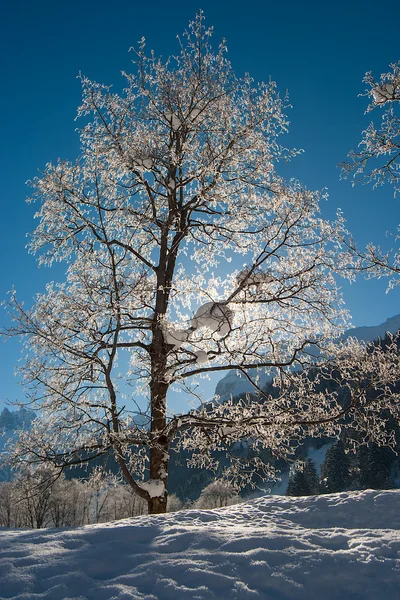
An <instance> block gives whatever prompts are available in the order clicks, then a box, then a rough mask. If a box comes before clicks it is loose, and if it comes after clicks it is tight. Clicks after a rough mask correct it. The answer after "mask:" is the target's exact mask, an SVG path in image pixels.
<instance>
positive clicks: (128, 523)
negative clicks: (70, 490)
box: [0, 490, 400, 600]
mask: <svg viewBox="0 0 400 600" xmlns="http://www.w3.org/2000/svg"><path fill="white" fill-rule="evenodd" d="M399 503H400V491H397V490H396V491H384V492H383V491H382V492H379V491H371V490H367V491H363V492H343V493H340V494H331V495H327V496H314V497H303V498H288V497H284V496H280V497H278V496H273V497H263V498H260V499H257V500H253V501H251V502H248V503H244V504H239V505H235V506H231V507H228V508H223V509H218V510H203V511H200V510H189V511H184V512H178V513H173V514H169V515H163V516H157V517H139V518H134V519H126V520H122V521H115V522H112V523H107V524H101V525H91V526H86V527H80V528H77V529H69V530H55V529H47V530H35V531H16V530H2V531H1V532H0V598H1V600H4V599H6V598H7V599H11V598H13V599H18V600H33V599H42V598H43V599H44V598H46V599H48V600H181V599H191V600H202V599H210V600H211V599H228V598H229V599H231V598H232V599H234V600H235V599H236V600H241V599H243V600H245V599H246V600H247V599H252V600H255V599H260V600H313V599H314V598H315V599H317V598H318V599H320V598H324V599H327V600H333V599H335V600H336V599H340V600H356V599H361V598H362V599H363V600H380V599H384V600H398V598H399V589H400V511H399V510H398V507H399Z"/></svg>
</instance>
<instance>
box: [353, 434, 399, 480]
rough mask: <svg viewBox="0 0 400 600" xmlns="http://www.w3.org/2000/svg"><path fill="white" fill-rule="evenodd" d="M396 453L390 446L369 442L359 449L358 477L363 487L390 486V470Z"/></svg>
mask: <svg viewBox="0 0 400 600" xmlns="http://www.w3.org/2000/svg"><path fill="white" fill-rule="evenodd" d="M395 458H396V455H395V454H394V452H393V451H392V450H391V449H390V448H386V447H382V446H377V445H376V444H370V445H368V446H364V447H362V448H360V451H359V477H360V485H361V487H362V488H363V489H367V488H373V489H378V490H383V489H387V488H390V487H391V472H392V467H393V465H394V462H395Z"/></svg>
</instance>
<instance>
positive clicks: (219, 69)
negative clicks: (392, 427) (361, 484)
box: [8, 13, 361, 513]
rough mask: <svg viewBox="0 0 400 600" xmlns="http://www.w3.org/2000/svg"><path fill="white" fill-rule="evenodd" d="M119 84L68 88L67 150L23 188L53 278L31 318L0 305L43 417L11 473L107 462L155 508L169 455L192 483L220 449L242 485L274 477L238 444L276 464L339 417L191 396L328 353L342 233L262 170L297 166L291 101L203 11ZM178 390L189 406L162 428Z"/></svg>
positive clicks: (320, 407)
mask: <svg viewBox="0 0 400 600" xmlns="http://www.w3.org/2000/svg"><path fill="white" fill-rule="evenodd" d="M125 76H126V81H127V87H126V89H125V90H124V92H123V93H122V94H121V95H119V94H117V93H115V92H112V91H111V89H110V88H109V87H106V86H103V85H100V84H98V83H94V82H91V81H90V80H89V79H87V78H86V77H82V85H83V104H82V106H81V108H80V110H79V115H80V116H81V117H83V118H85V119H86V125H85V126H84V127H83V129H82V131H81V142H82V151H81V155H80V157H79V158H78V160H77V161H76V162H75V163H70V162H67V161H61V160H60V161H59V162H58V163H57V164H55V165H53V164H49V165H47V167H46V169H45V171H44V173H43V175H42V176H41V177H40V178H37V179H35V180H34V182H33V187H34V190H35V193H34V195H33V201H36V202H38V203H39V209H38V213H37V216H38V219H39V225H38V227H37V229H36V231H35V232H34V234H33V237H32V241H31V246H30V247H31V251H32V252H36V253H38V254H39V262H40V263H44V264H51V263H53V262H54V261H63V262H65V264H66V265H67V270H66V281H65V282H64V283H62V284H49V285H48V287H47V291H46V292H45V293H44V294H41V295H39V296H38V297H37V298H36V302H35V305H34V307H33V308H32V309H31V310H26V309H25V308H24V307H23V305H22V304H21V303H20V302H19V301H18V300H17V299H16V296H15V294H12V296H11V299H10V301H9V305H10V307H11V310H12V312H13V316H14V320H15V325H14V327H13V328H12V329H11V330H9V331H8V335H22V336H23V337H24V339H25V345H26V357H25V362H24V365H23V367H22V369H21V370H22V374H23V376H24V378H25V382H26V385H27V388H28V391H29V394H30V396H29V400H28V404H29V405H30V406H31V407H34V408H35V409H37V410H38V411H39V414H40V417H39V418H38V419H37V420H36V421H35V423H34V426H33V427H32V429H31V431H30V432H29V433H27V432H25V433H22V434H21V435H20V437H19V441H18V444H17V445H16V446H15V448H14V453H13V458H14V462H15V463H17V464H18V463H31V464H36V463H38V464H39V463H42V462H45V463H46V462H47V463H52V464H53V465H55V466H56V467H58V468H59V469H60V470H62V469H65V468H66V467H69V466H72V465H75V464H78V463H82V462H89V461H92V460H94V459H97V458H99V457H103V458H106V457H111V459H114V460H115V461H116V462H117V463H118V465H119V468H120V470H121V473H122V475H123V476H124V477H125V479H126V481H127V482H128V483H129V484H130V486H131V487H132V489H133V491H134V492H135V493H136V494H137V495H139V496H140V497H141V498H142V499H144V500H145V501H147V503H148V510H149V513H158V512H165V510H166V507H167V482H168V465H169V455H170V449H171V446H172V445H173V447H174V448H175V449H176V450H179V449H183V450H190V451H192V452H193V455H192V458H191V464H194V465H197V466H200V467H202V468H215V464H216V458H215V453H214V451H221V450H223V449H225V450H226V453H227V456H228V458H229V460H230V466H229V468H228V473H227V476H229V477H231V478H232V479H236V480H237V481H238V482H239V483H249V481H251V480H252V470H253V469H254V468H258V469H259V470H260V469H264V474H265V475H270V476H272V475H273V469H272V467H270V466H268V465H263V464H262V463H261V461H259V460H258V459H257V457H255V458H254V456H253V459H252V463H251V464H248V465H247V466H245V465H244V464H243V459H242V458H238V457H237V456H235V455H234V452H231V448H232V444H234V442H235V441H238V440H240V439H243V438H245V439H246V440H247V443H248V444H249V445H250V446H251V445H253V446H254V447H256V448H257V447H258V446H259V445H260V444H263V445H267V446H269V447H270V448H272V449H273V451H274V452H275V453H277V454H280V455H281V456H287V455H288V454H290V453H291V452H292V451H293V449H292V447H291V443H290V440H291V439H293V438H297V439H300V438H302V437H303V436H304V435H306V433H307V430H313V431H314V432H315V433H316V434H318V432H319V431H320V430H321V428H323V427H324V426H325V424H327V423H329V422H331V421H332V420H334V419H336V418H337V417H338V414H339V413H340V410H339V408H338V407H337V405H336V404H335V403H333V404H332V402H331V400H332V398H330V399H329V401H328V400H326V398H325V397H324V396H323V395H322V394H318V393H316V392H313V391H312V389H311V384H310V385H309V388H308V389H307V393H308V394H310V396H309V398H313V401H312V402H311V400H310V401H309V402H307V403H306V404H305V403H304V399H303V398H300V396H299V395H296V394H294V393H291V392H290V391H289V389H288V390H287V393H286V395H285V396H280V397H279V398H272V397H268V398H264V397H263V396H262V390H260V389H259V386H258V384H257V381H254V390H255V393H256V394H258V396H259V397H258V399H257V398H254V397H250V396H249V397H247V398H245V399H243V400H242V401H241V402H240V403H234V402H232V401H230V402H227V403H225V404H220V403H218V401H214V402H213V403H204V401H203V399H202V398H201V397H200V395H199V393H198V390H199V389H200V388H199V387H196V386H198V385H199V383H200V384H201V379H202V378H204V377H207V376H208V374H210V373H215V372H219V373H223V372H225V371H227V370H230V369H237V370H239V371H241V372H242V373H243V375H244V376H246V377H248V378H250V374H249V373H251V369H254V368H267V369H270V370H271V373H273V374H275V375H277V376H279V377H283V376H284V374H285V373H289V374H290V373H291V372H292V371H293V368H294V367H296V365H297V366H302V367H305V366H307V365H308V364H310V363H312V362H313V361H314V360H315V347H316V346H318V348H319V352H321V356H323V351H324V347H325V346H326V342H327V340H330V339H331V338H333V337H336V336H338V335H339V334H340V333H341V331H342V330H343V328H344V327H346V324H347V313H346V311H345V310H344V308H343V302H342V298H341V295H340V292H339V290H338V288H337V286H336V283H335V279H334V273H335V271H340V270H341V268H342V264H343V260H344V259H343V254H342V246H341V239H342V238H343V236H344V235H345V234H346V232H345V230H344V227H343V220H342V218H341V216H340V215H339V216H338V219H337V221H335V222H328V221H326V220H324V219H323V218H321V216H320V214H319V201H320V194H319V193H318V192H311V191H308V190H306V189H304V188H303V186H302V185H301V184H300V183H298V182H296V181H290V183H286V182H285V181H283V179H282V178H281V177H280V176H279V175H278V174H277V172H276V170H275V165H276V164H277V162H278V161H280V160H287V159H289V158H290V157H291V156H294V155H295V154H296V151H288V150H286V149H285V148H283V147H282V146H281V145H280V144H279V141H278V140H279V136H280V135H281V134H282V133H284V132H285V131H286V130H287V126H288V121H287V119H286V117H285V114H284V109H285V106H286V104H287V102H286V98H284V99H282V98H280V96H279V94H278V93H277V90H276V85H275V83H273V82H269V83H267V84H265V83H261V84H259V85H255V84H254V82H253V80H252V79H251V78H250V76H248V75H245V76H244V77H243V78H238V77H236V76H235V74H234V72H233V70H232V68H231V65H230V63H229V62H228V60H227V59H226V47H225V43H224V42H223V43H221V44H220V46H219V47H218V48H217V50H216V51H215V52H214V51H213V48H212V45H211V30H210V29H206V28H205V26H204V17H203V15H202V14H201V13H200V14H199V15H198V16H197V17H196V19H195V21H194V22H191V23H190V25H189V29H188V31H187V32H186V33H185V35H184V38H183V39H182V40H180V53H179V54H178V56H176V57H173V58H171V59H169V60H167V61H166V62H163V61H162V60H159V59H157V58H156V57H155V56H154V55H153V54H150V56H146V53H145V43H144V41H142V42H141V44H140V47H139V49H138V51H137V53H136V60H135V72H134V74H126V75H125ZM235 261H236V262H235ZM310 348H314V349H313V350H310ZM331 352H332V348H331V347H330V349H329V353H331ZM304 385H305V384H303V387H304ZM178 388H179V389H181V390H183V391H184V393H185V394H186V396H187V397H188V398H192V399H193V398H194V399H195V402H197V406H200V408H197V409H193V410H189V412H188V413H186V414H181V415H176V414H175V415H174V414H171V413H170V412H169V411H168V407H167V399H168V398H167V396H168V393H171V391H173V390H176V389H178ZM360 397H361V396H360ZM305 405H307V409H306V408H305ZM339 416H340V414H339ZM317 423H319V425H317ZM255 454H256V453H255Z"/></svg>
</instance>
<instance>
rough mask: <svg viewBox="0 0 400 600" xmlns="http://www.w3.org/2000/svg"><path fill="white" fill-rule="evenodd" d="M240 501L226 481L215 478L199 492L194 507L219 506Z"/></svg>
mask: <svg viewBox="0 0 400 600" xmlns="http://www.w3.org/2000/svg"><path fill="white" fill-rule="evenodd" d="M238 502H240V496H239V494H238V493H237V491H236V490H235V488H234V487H233V486H232V484H230V483H229V482H228V481H223V480H221V479H216V480H215V481H212V482H211V483H210V484H209V485H207V487H205V488H204V490H203V491H202V492H201V494H200V497H199V499H198V500H197V501H196V502H195V505H194V506H195V507H196V508H221V507H223V506H231V505H232V504H237V503H238Z"/></svg>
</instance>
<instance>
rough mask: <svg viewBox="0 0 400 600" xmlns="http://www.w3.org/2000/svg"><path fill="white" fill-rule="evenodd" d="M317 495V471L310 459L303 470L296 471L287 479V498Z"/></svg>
mask: <svg viewBox="0 0 400 600" xmlns="http://www.w3.org/2000/svg"><path fill="white" fill-rule="evenodd" d="M318 493H319V483H318V475H317V469H316V468H315V465H314V463H313V461H312V460H311V458H309V459H307V462H306V464H305V465H304V469H297V470H296V472H295V473H294V475H293V476H292V477H290V479H289V483H288V488H287V491H286V495H287V496H311V495H313V494H318Z"/></svg>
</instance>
